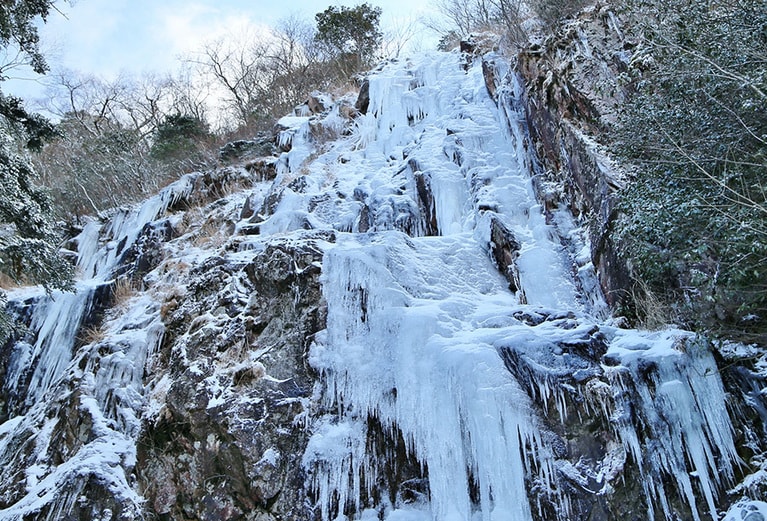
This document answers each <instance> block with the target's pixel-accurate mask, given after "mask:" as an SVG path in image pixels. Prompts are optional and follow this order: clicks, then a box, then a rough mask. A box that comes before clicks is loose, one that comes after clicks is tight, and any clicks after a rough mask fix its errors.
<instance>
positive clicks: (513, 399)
mask: <svg viewBox="0 0 767 521" xmlns="http://www.w3.org/2000/svg"><path fill="white" fill-rule="evenodd" d="M323 272H324V275H323V281H324V284H323V288H324V290H323V291H324V295H325V298H326V299H327V301H328V328H327V333H326V335H325V336H324V337H321V338H320V339H319V340H318V342H317V344H316V345H315V346H314V347H313V349H312V354H311V358H310V362H311V363H312V365H313V366H314V367H316V368H317V369H319V370H320V371H321V372H322V375H323V378H324V381H325V386H326V390H325V394H324V397H325V405H326V407H327V408H328V409H329V410H334V409H335V410H338V411H339V417H338V418H328V419H327V420H326V422H325V423H323V424H322V426H321V427H320V428H319V430H318V431H317V435H316V436H315V437H313V441H312V444H310V447H312V451H311V452H307V458H306V460H305V464H306V465H307V466H308V467H309V468H314V469H315V470H314V480H315V485H316V487H317V489H318V491H319V493H320V504H321V505H323V509H324V510H323V513H324V514H325V519H329V518H330V517H328V516H327V514H328V511H329V507H328V505H330V503H331V498H332V497H333V495H334V494H339V496H340V497H341V498H347V497H351V498H352V499H353V500H358V498H359V494H358V490H359V487H360V483H359V481H357V482H353V483H351V486H350V483H347V481H346V480H347V479H350V478H348V476H351V477H352V478H351V479H355V478H354V477H355V476H357V478H356V479H357V480H359V476H360V471H361V470H362V474H364V475H365V476H374V475H376V461H375V459H374V457H373V456H372V455H369V454H365V453H364V452H363V451H364V447H365V439H366V421H367V418H368V417H375V418H377V419H378V420H379V421H380V422H382V424H383V426H384V428H385V429H389V430H391V429H399V430H400V431H401V432H402V435H403V437H404V440H405V442H406V443H407V445H408V447H409V448H410V450H411V451H412V452H413V453H414V454H415V455H416V457H417V458H418V459H419V461H421V462H422V464H423V465H424V466H426V467H428V469H429V484H430V491H431V502H430V505H429V507H428V508H429V511H430V515H431V517H432V518H433V519H443V520H456V521H457V520H465V519H471V518H472V516H473V515H474V514H473V513H472V512H474V510H475V509H476V508H477V507H478V508H479V509H480V511H481V517H479V519H483V520H501V519H503V520H529V519H530V518H531V517H530V516H531V514H530V506H529V502H528V500H527V497H526V492H525V476H526V475H527V473H528V472H534V471H535V472H539V473H540V479H541V480H542V481H544V482H548V481H549V480H550V479H551V474H552V459H551V456H550V454H549V453H548V449H547V448H546V447H545V445H544V444H543V442H542V440H541V439H539V437H538V436H539V431H538V429H537V426H536V420H535V418H534V417H533V416H532V415H531V414H530V410H529V400H528V398H527V395H526V394H525V393H524V391H523V390H522V389H521V388H520V387H519V385H518V384H517V383H516V381H515V380H514V379H513V378H512V376H511V374H510V373H509V372H508V371H507V370H506V368H505V366H504V363H503V360H502V359H501V357H500V356H499V354H498V351H497V349H496V347H495V346H494V345H493V342H494V341H495V340H497V331H493V330H492V329H491V330H486V329H484V328H481V327H478V325H477V323H478V322H479V321H480V320H481V321H483V322H484V321H486V320H487V315H488V314H490V315H492V314H494V313H497V312H499V311H500V310H502V309H503V308H504V306H508V307H511V306H513V305H515V299H514V297H513V295H511V294H510V293H509V292H508V291H507V290H506V283H505V280H504V279H503V278H502V277H501V276H500V274H498V272H497V270H496V269H495V267H494V266H493V265H492V263H491V262H490V260H489V259H488V258H487V256H486V255H485V254H484V253H483V251H482V249H481V248H479V247H478V245H477V244H476V243H475V242H474V239H473V238H472V236H471V235H468V234H459V235H451V236H447V237H433V238H416V239H411V238H408V237H406V236H405V235H403V234H401V233H399V232H394V231H392V232H384V233H381V234H377V235H375V236H373V237H369V238H367V240H359V241H358V240H355V239H353V238H344V239H343V240H341V241H340V242H339V243H338V244H337V246H336V247H335V248H333V249H332V250H331V251H330V252H329V253H328V254H327V256H326V258H325V260H324V270H323ZM507 309H508V308H507ZM352 425H353V426H354V429H353V430H351V431H350V429H351V427H350V426H352ZM344 426H346V427H344ZM342 427H343V432H344V433H345V434H344V436H345V438H344V441H343V442H339V441H338V440H334V441H328V439H329V438H330V435H329V434H328V432H336V431H338V430H339V429H341V428H342ZM350 432H351V434H350ZM324 446H330V447H333V450H332V451H330V450H328V451H324V452H323V451H322V450H321V447H324ZM318 447H319V449H318ZM527 451H531V452H532V454H533V456H532V460H533V461H535V465H531V464H530V461H529V460H526V458H525V456H524V454H525V453H526V452H527ZM317 469H324V471H322V470H320V471H318V470H317ZM472 482H475V483H476V484H477V486H478V488H479V496H480V504H479V505H474V504H473V502H472V499H471V497H470V493H469V490H470V486H471V485H470V483H472ZM347 487H348V488H347ZM358 506H359V505H358Z"/></svg>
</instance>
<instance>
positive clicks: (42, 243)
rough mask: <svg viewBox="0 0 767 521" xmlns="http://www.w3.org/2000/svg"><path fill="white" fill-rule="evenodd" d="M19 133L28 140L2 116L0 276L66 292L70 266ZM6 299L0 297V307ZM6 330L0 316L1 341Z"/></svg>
mask: <svg viewBox="0 0 767 521" xmlns="http://www.w3.org/2000/svg"><path fill="white" fill-rule="evenodd" d="M8 103H9V102H8V101H7V99H6V98H2V100H0V104H2V105H6V104H8ZM11 103H12V102H11ZM19 135H23V136H28V133H27V131H26V130H25V129H24V128H23V125H20V124H19V123H18V122H17V121H13V120H11V119H8V118H7V117H5V116H0V273H2V274H4V275H5V276H7V277H9V278H10V279H11V280H13V281H14V282H16V283H35V284H42V285H44V286H45V287H46V288H47V289H54V288H57V289H67V288H69V287H70V285H71V280H72V266H71V265H70V264H69V263H68V262H67V261H66V260H65V259H63V258H62V257H61V256H60V254H59V251H58V247H57V245H58V233H57V230H56V228H55V226H54V224H53V222H52V220H51V203H50V197H49V196H48V194H47V193H46V192H45V191H44V190H42V189H40V188H38V187H36V186H35V185H34V184H33V178H34V171H33V168H32V163H31V161H30V158H29V154H28V153H27V150H26V147H25V145H22V144H19V141H18V136H19ZM27 142H29V139H27ZM4 301H5V295H4V294H0V304H3V303H4ZM3 307H4V306H3ZM10 329H11V323H10V321H9V319H8V317H7V316H6V314H5V313H0V339H3V338H5V337H6V335H7V334H8V333H9V331H10Z"/></svg>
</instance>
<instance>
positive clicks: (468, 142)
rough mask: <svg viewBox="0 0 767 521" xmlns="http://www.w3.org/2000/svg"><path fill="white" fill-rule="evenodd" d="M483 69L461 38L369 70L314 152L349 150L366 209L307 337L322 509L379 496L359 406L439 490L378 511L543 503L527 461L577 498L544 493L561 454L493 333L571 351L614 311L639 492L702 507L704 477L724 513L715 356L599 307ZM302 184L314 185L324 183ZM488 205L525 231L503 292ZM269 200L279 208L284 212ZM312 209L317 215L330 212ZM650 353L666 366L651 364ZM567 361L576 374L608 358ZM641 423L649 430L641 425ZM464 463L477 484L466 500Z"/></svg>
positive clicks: (686, 338)
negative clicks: (317, 408)
mask: <svg viewBox="0 0 767 521" xmlns="http://www.w3.org/2000/svg"><path fill="white" fill-rule="evenodd" d="M481 74H482V71H481V67H480V66H479V64H478V63H475V64H473V65H472V66H471V67H470V68H469V69H468V71H464V70H463V68H462V67H461V61H460V58H459V56H458V55H456V54H448V55H427V56H424V57H421V58H419V59H415V58H414V59H411V60H408V61H405V62H396V63H390V64H387V65H385V66H384V67H383V68H381V69H380V70H379V71H377V72H375V73H374V74H372V75H371V76H370V77H369V82H370V108H369V111H368V114H366V115H364V116H363V117H361V118H360V119H359V120H358V121H357V123H356V127H355V129H354V132H353V134H352V136H350V138H349V140H348V142H349V144H348V146H349V147H350V148H349V149H347V150H340V149H341V147H343V146H344V143H343V142H341V143H340V144H339V145H337V149H336V150H330V151H328V152H326V153H325V154H324V156H322V155H321V156H320V157H318V158H317V160H316V161H314V163H310V164H308V168H307V169H308V171H309V174H308V175H309V176H310V177H312V176H316V177H318V178H319V176H321V175H322V171H321V170H320V169H319V168H313V165H328V164H332V163H333V158H334V157H343V161H342V162H340V164H334V166H333V182H334V187H336V188H337V190H338V191H339V192H345V193H355V195H356V194H360V198H361V200H363V201H364V202H366V203H367V205H368V207H369V211H370V213H371V214H372V215H373V219H372V227H371V230H370V231H371V232H372V233H367V234H341V235H340V236H339V237H338V239H337V242H336V244H335V246H334V247H332V248H330V249H329V250H328V251H327V253H326V254H325V258H324V259H323V275H322V283H323V294H324V297H325V300H326V301H327V303H328V318H327V329H326V331H324V332H323V333H322V334H320V335H317V336H316V338H315V343H314V345H313V346H312V349H311V353H310V363H311V364H312V365H313V367H315V368H316V369H317V370H318V371H320V373H321V375H322V384H321V386H320V389H319V390H318V392H319V394H320V396H321V399H322V403H323V405H324V410H325V411H327V414H326V415H325V416H323V417H322V418H320V419H319V420H317V421H316V422H315V424H314V427H313V429H314V434H313V436H312V439H311V442H310V444H309V447H308V448H307V451H306V454H305V457H304V465H305V466H306V468H307V469H308V471H309V472H310V474H311V476H312V478H311V479H312V483H313V486H314V488H315V490H316V493H317V495H318V498H319V505H320V508H321V513H322V516H323V519H332V518H333V516H334V515H335V513H334V510H333V505H334V504H339V505H345V504H346V503H347V502H349V503H352V504H354V505H355V508H356V510H357V511H362V514H361V518H362V519H364V518H365V516H368V515H369V516H371V517H372V516H373V515H374V514H373V513H372V512H371V511H369V510H368V511H365V510H364V509H363V508H362V507H363V505H361V504H360V498H361V496H362V494H361V491H360V489H361V487H363V486H368V487H370V486H371V483H374V482H375V481H376V476H377V475H378V474H379V470H380V469H379V468H378V464H379V462H378V460H377V458H378V456H377V455H376V454H373V453H369V452H368V450H367V449H366V443H365V440H366V439H367V436H368V418H375V419H376V421H378V422H380V423H381V425H382V427H383V429H384V431H385V432H399V433H400V434H401V435H402V437H403V439H404V440H405V443H406V445H407V448H408V451H409V452H410V454H411V455H413V456H414V457H415V458H416V459H417V460H418V461H419V462H420V464H421V465H422V466H423V468H425V469H428V480H429V501H428V503H427V504H422V505H418V508H415V509H412V510H411V508H412V506H408V505H389V506H387V507H385V509H384V510H385V518H386V519H434V520H467V519H482V520H495V519H498V520H500V519H503V520H525V521H528V520H530V519H532V511H533V508H535V507H536V506H535V505H531V504H530V501H529V499H528V497H527V492H526V484H525V478H526V476H531V475H532V476H533V479H534V481H535V482H537V483H539V484H540V486H541V487H542V488H544V489H548V490H550V491H552V493H553V494H554V496H555V498H554V500H555V501H559V507H558V508H559V511H560V515H561V516H562V517H563V518H567V517H568V514H567V512H568V502H567V500H566V498H559V499H558V500H557V499H556V492H553V491H554V490H555V487H554V483H555V481H556V480H557V479H559V478H558V477H557V473H558V472H562V473H564V474H567V472H565V471H566V470H567V467H566V465H564V463H561V462H558V461H555V458H554V456H553V451H552V448H551V447H549V446H548V445H547V443H548V442H547V440H546V439H544V437H543V436H542V434H541V428H540V422H539V418H538V417H537V416H536V414H535V413H534V406H533V403H532V401H531V398H530V397H529V396H528V394H527V393H526V392H525V391H524V390H523V388H522V387H521V386H520V382H518V381H517V380H516V379H515V377H514V376H513V375H512V374H511V373H510V372H509V371H508V370H507V368H506V366H505V364H504V361H503V359H502V357H501V356H500V351H501V350H503V349H511V350H516V351H518V352H520V353H534V352H541V351H542V350H547V349H551V350H552V353H553V356H555V357H556V356H560V357H566V356H569V355H563V354H562V352H561V350H559V351H557V349H558V348H556V345H558V343H561V344H567V342H568V341H572V339H575V338H579V336H580V337H586V338H588V334H589V332H590V331H593V330H594V328H595V327H597V328H603V330H604V334H605V338H606V341H607V342H608V344H610V348H609V351H608V357H610V358H611V359H612V360H614V361H615V360H618V361H619V362H620V365H619V367H618V368H612V367H608V368H606V370H607V374H608V379H609V382H610V383H604V384H603V387H606V388H607V389H605V390H603V392H604V396H605V398H604V399H603V401H601V402H599V403H596V404H595V406H596V410H597V411H598V412H601V413H602V414H604V415H605V416H607V417H609V418H611V419H612V420H613V424H614V426H615V427H614V428H615V429H616V434H617V436H618V438H619V439H620V440H622V443H623V445H624V450H625V451H626V452H628V453H629V454H630V455H631V456H632V457H633V458H634V460H635V461H636V462H638V464H639V465H640V469H641V470H640V471H641V472H642V474H643V476H644V486H645V491H646V494H647V496H648V510H649V511H650V512H652V509H653V505H655V504H660V505H661V506H662V508H663V510H664V515H666V517H670V515H671V514H670V511H669V508H668V505H667V504H668V500H667V494H669V493H671V492H670V491H667V490H665V489H664V487H663V484H662V483H663V479H664V478H663V476H666V475H670V476H672V478H673V479H674V480H675V481H676V483H677V485H678V487H679V489H680V490H681V491H682V494H683V496H684V497H685V500H686V501H687V502H688V504H689V505H691V506H692V508H693V510H694V511H696V506H695V505H696V501H697V499H698V498H697V497H696V495H695V493H694V492H693V488H694V487H693V484H692V480H693V479H695V480H697V481H698V484H697V485H696V486H699V487H700V489H701V490H702V491H703V498H702V499H703V501H704V502H705V503H706V504H707V505H708V507H709V509H710V511H711V513H712V515H713V516H714V517H716V501H717V499H716V494H717V492H718V489H719V486H720V485H721V484H722V483H723V482H726V481H727V479H728V477H730V476H731V475H732V466H733V465H734V464H735V463H736V462H737V461H738V458H737V455H736V454H735V451H734V443H733V439H732V427H731V424H730V421H729V418H728V416H727V414H726V408H725V395H724V392H723V390H722V386H721V382H720V380H719V377H718V374H717V373H716V371H715V365H713V359H712V357H711V355H710V354H709V353H707V352H700V353H690V354H687V353H682V352H680V351H679V350H678V349H679V348H680V346H683V345H687V344H689V343H690V342H691V338H690V335H689V334H686V333H683V332H680V331H673V330H672V331H667V332H662V333H658V334H650V333H647V332H641V331H627V330H620V329H618V328H614V327H611V326H608V325H606V324H601V323H600V320H601V319H604V318H606V309H607V307H606V305H605V304H604V300H603V299H602V298H601V294H600V293H599V288H598V284H596V282H595V280H596V277H595V274H594V269H593V266H591V265H590V262H589V258H590V255H589V253H588V250H587V244H588V242H587V240H586V238H584V237H583V235H582V234H581V233H580V232H579V231H578V230H577V228H576V226H575V223H574V221H573V219H572V217H571V216H568V215H565V214H564V213H560V214H558V215H556V216H555V218H554V219H553V224H549V223H548V222H547V221H546V218H545V217H544V215H543V211H542V209H541V207H540V205H539V204H538V203H537V201H536V199H535V196H534V192H533V188H532V184H531V182H530V166H531V163H532V160H531V159H530V158H529V156H528V155H527V152H526V150H525V145H524V140H525V135H524V129H523V124H522V122H523V115H522V113H521V109H520V107H519V104H518V103H515V102H514V101H513V97H514V96H518V94H519V86H518V85H516V84H514V83H513V82H511V84H510V85H509V86H508V87H506V88H505V90H504V89H502V90H501V92H500V97H501V98H502V99H506V100H507V101H508V103H506V104H505V105H503V106H504V110H502V111H499V110H497V109H496V107H495V104H494V103H493V102H492V100H491V99H490V98H489V96H488V94H487V92H486V91H485V89H484V81H483V78H482V76H481ZM416 175H427V176H428V181H429V183H430V188H431V193H432V196H433V200H434V203H433V206H432V207H431V208H424V209H422V210H421V209H419V203H418V196H417V191H418V187H417V185H416ZM307 184H308V186H311V187H313V188H314V189H317V187H319V186H321V185H322V182H321V181H308V183H307ZM309 197H310V196H309V195H300V196H295V197H294V196H293V195H292V194H291V199H290V203H289V207H290V208H291V210H292V211H296V210H298V211H299V212H301V211H303V212H306V209H307V208H308V206H301V205H302V204H303V205H305V204H306V203H305V201H306V199H308V198H309ZM285 208H286V209H287V208H288V206H286V207H285ZM414 208H415V210H414ZM280 209H282V207H281V208H280ZM424 212H426V213H427V214H428V212H432V213H434V214H436V221H437V230H436V231H437V235H438V236H436V237H425V236H424V235H425V231H426V230H427V229H428V226H427V223H425V222H424V221H423V219H424V217H423V213H424ZM491 212H492V213H493V214H494V215H496V217H497V218H498V219H500V220H501V222H502V223H503V224H504V225H505V226H506V227H507V228H508V229H510V230H512V232H513V234H514V236H515V238H516V239H517V240H518V241H519V242H520V244H521V248H520V251H519V256H518V258H517V259H516V265H517V268H518V269H519V275H520V279H521V285H522V290H523V291H522V292H521V293H522V295H524V297H523V298H524V300H518V299H517V297H515V295H513V294H511V293H510V292H509V291H508V289H507V283H506V281H505V280H504V279H503V278H502V277H501V276H500V274H499V273H498V271H497V269H496V268H495V266H493V264H492V262H491V260H490V257H489V255H488V252H489V250H490V245H489V235H490V234H489V218H488V216H489V215H490V214H491ZM560 212H562V211H560ZM277 213H279V210H278V212H277ZM277 213H276V214H275V216H273V217H272V219H275V220H278V219H285V217H282V216H278V215H277ZM306 218H307V219H310V220H311V219H315V220H313V221H312V222H313V224H314V225H315V226H317V227H322V226H325V227H333V226H334V222H336V221H334V220H333V219H332V216H331V218H328V219H322V220H319V222H318V221H317V220H316V219H317V218H318V216H317V215H316V214H315V215H307V216H306ZM285 230H286V229H285V228H282V229H280V230H279V231H281V232H284V231H285ZM339 231H342V232H348V231H349V230H344V229H341V230H339ZM351 231H352V232H353V231H354V230H351ZM563 237H566V238H567V239H568V241H569V243H568V244H569V245H568V248H569V249H568V248H565V247H563V245H562V242H563V240H562V238H563ZM514 310H526V311H527V312H534V313H539V315H540V316H554V315H557V314H558V315H557V316H562V317H563V318H562V319H559V320H553V321H551V322H544V323H543V324H541V325H538V326H532V325H529V324H525V323H523V322H522V321H520V320H517V319H515V318H514V317H513V312H514ZM567 317H572V318H567ZM552 346H554V347H552ZM570 358H572V357H570ZM650 362H652V363H654V364H656V365H657V367H658V370H657V374H655V375H654V376H653V377H652V378H651V379H650V380H644V379H643V378H644V373H643V371H644V369H643V368H644V367H645V365H646V364H647V363H650ZM570 370H571V371H573V372H574V373H573V374H574V377H575V378H583V379H584V380H587V379H588V378H590V376H593V374H592V373H590V372H589V371H602V369H588V368H586V367H582V368H578V367H575V366H574V367H572V368H571V369H570ZM541 371H542V372H541V374H540V375H539V377H536V378H539V379H537V380H536V381H533V382H531V384H532V385H533V387H534V388H537V389H538V395H539V396H540V398H541V400H542V401H543V402H547V401H549V400H553V403H554V405H555V409H556V410H558V412H559V417H560V419H561V420H562V421H565V419H566V416H567V404H566V399H565V395H564V394H563V390H562V389H561V388H557V387H556V386H554V385H553V383H552V380H551V379H552V378H555V377H554V376H553V375H551V374H548V373H547V372H546V371H547V369H546V368H545V367H542V366H541ZM578 371H581V372H584V371H585V373H583V375H582V376H579V374H578ZM629 379H631V380H632V382H633V384H632V386H631V388H630V390H629V385H628V383H627V382H628V380H629ZM656 388H657V395H656V394H655V389H656ZM629 392H632V393H639V395H640V402H639V403H640V407H641V409H640V413H641V417H640V419H638V420H636V421H635V422H632V421H631V420H630V418H623V417H622V416H621V414H620V413H621V410H622V409H621V408H622V407H626V406H628V405H629V402H624V401H622V399H623V398H624V397H625V396H626V395H627V394H628V393H629ZM632 403H633V402H632ZM675 404H676V407H675ZM679 405H681V406H679ZM613 407H616V410H613V409H612V408H613ZM642 428H649V429H651V434H650V438H645V435H646V434H645V433H644V432H642ZM615 450H618V449H617V448H616V449H615ZM715 455H716V456H715ZM615 458H617V460H621V458H620V457H618V456H615ZM717 458H718V459H717ZM688 462H689V464H688ZM573 472H577V471H575V470H574V468H573V469H571V472H570V473H571V474H572V473H573ZM470 482H473V483H475V484H476V486H477V487H478V494H477V498H475V499H472V498H471V497H470V495H469V489H470ZM368 492H369V491H368ZM366 495H367V494H366ZM336 500H338V502H337V503H336ZM475 501H476V503H475ZM695 516H696V519H697V513H696V514H695ZM650 517H652V514H650Z"/></svg>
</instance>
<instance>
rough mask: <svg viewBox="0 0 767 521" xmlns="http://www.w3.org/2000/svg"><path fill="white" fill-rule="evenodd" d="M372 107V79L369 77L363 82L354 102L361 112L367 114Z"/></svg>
mask: <svg viewBox="0 0 767 521" xmlns="http://www.w3.org/2000/svg"><path fill="white" fill-rule="evenodd" d="M369 107H370V81H368V80H367V79H366V80H364V81H363V82H362V85H361V86H360V93H359V95H358V96H357V101H356V102H355V104H354V108H356V109H357V110H358V111H359V113H360V114H367V113H368V108H369Z"/></svg>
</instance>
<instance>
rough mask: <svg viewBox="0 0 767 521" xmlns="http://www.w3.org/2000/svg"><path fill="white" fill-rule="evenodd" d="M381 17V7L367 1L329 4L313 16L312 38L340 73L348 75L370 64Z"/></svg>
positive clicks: (380, 37) (381, 36)
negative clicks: (315, 26)
mask: <svg viewBox="0 0 767 521" xmlns="http://www.w3.org/2000/svg"><path fill="white" fill-rule="evenodd" d="M380 17H381V8H380V7H375V6H371V5H370V4H367V3H364V4H360V5H357V6H356V7H344V6H341V7H337V6H330V7H328V8H327V9H325V10H324V11H323V12H321V13H317V14H316V15H315V20H316V21H317V34H316V36H315V38H316V40H317V42H319V43H320V44H321V45H322V46H323V48H324V49H325V51H326V53H327V55H328V58H329V59H330V60H331V61H332V62H333V63H334V64H335V65H336V66H337V67H338V68H339V71H340V73H341V74H342V75H344V74H345V75H346V76H347V77H349V76H351V75H352V74H354V73H356V72H360V71H361V70H363V69H364V68H366V67H369V66H370V65H372V63H373V60H374V59H375V58H376V53H377V52H378V50H379V47H380V45H381V41H382V38H383V35H382V33H381V31H380V30H379V29H378V24H379V19H380Z"/></svg>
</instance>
